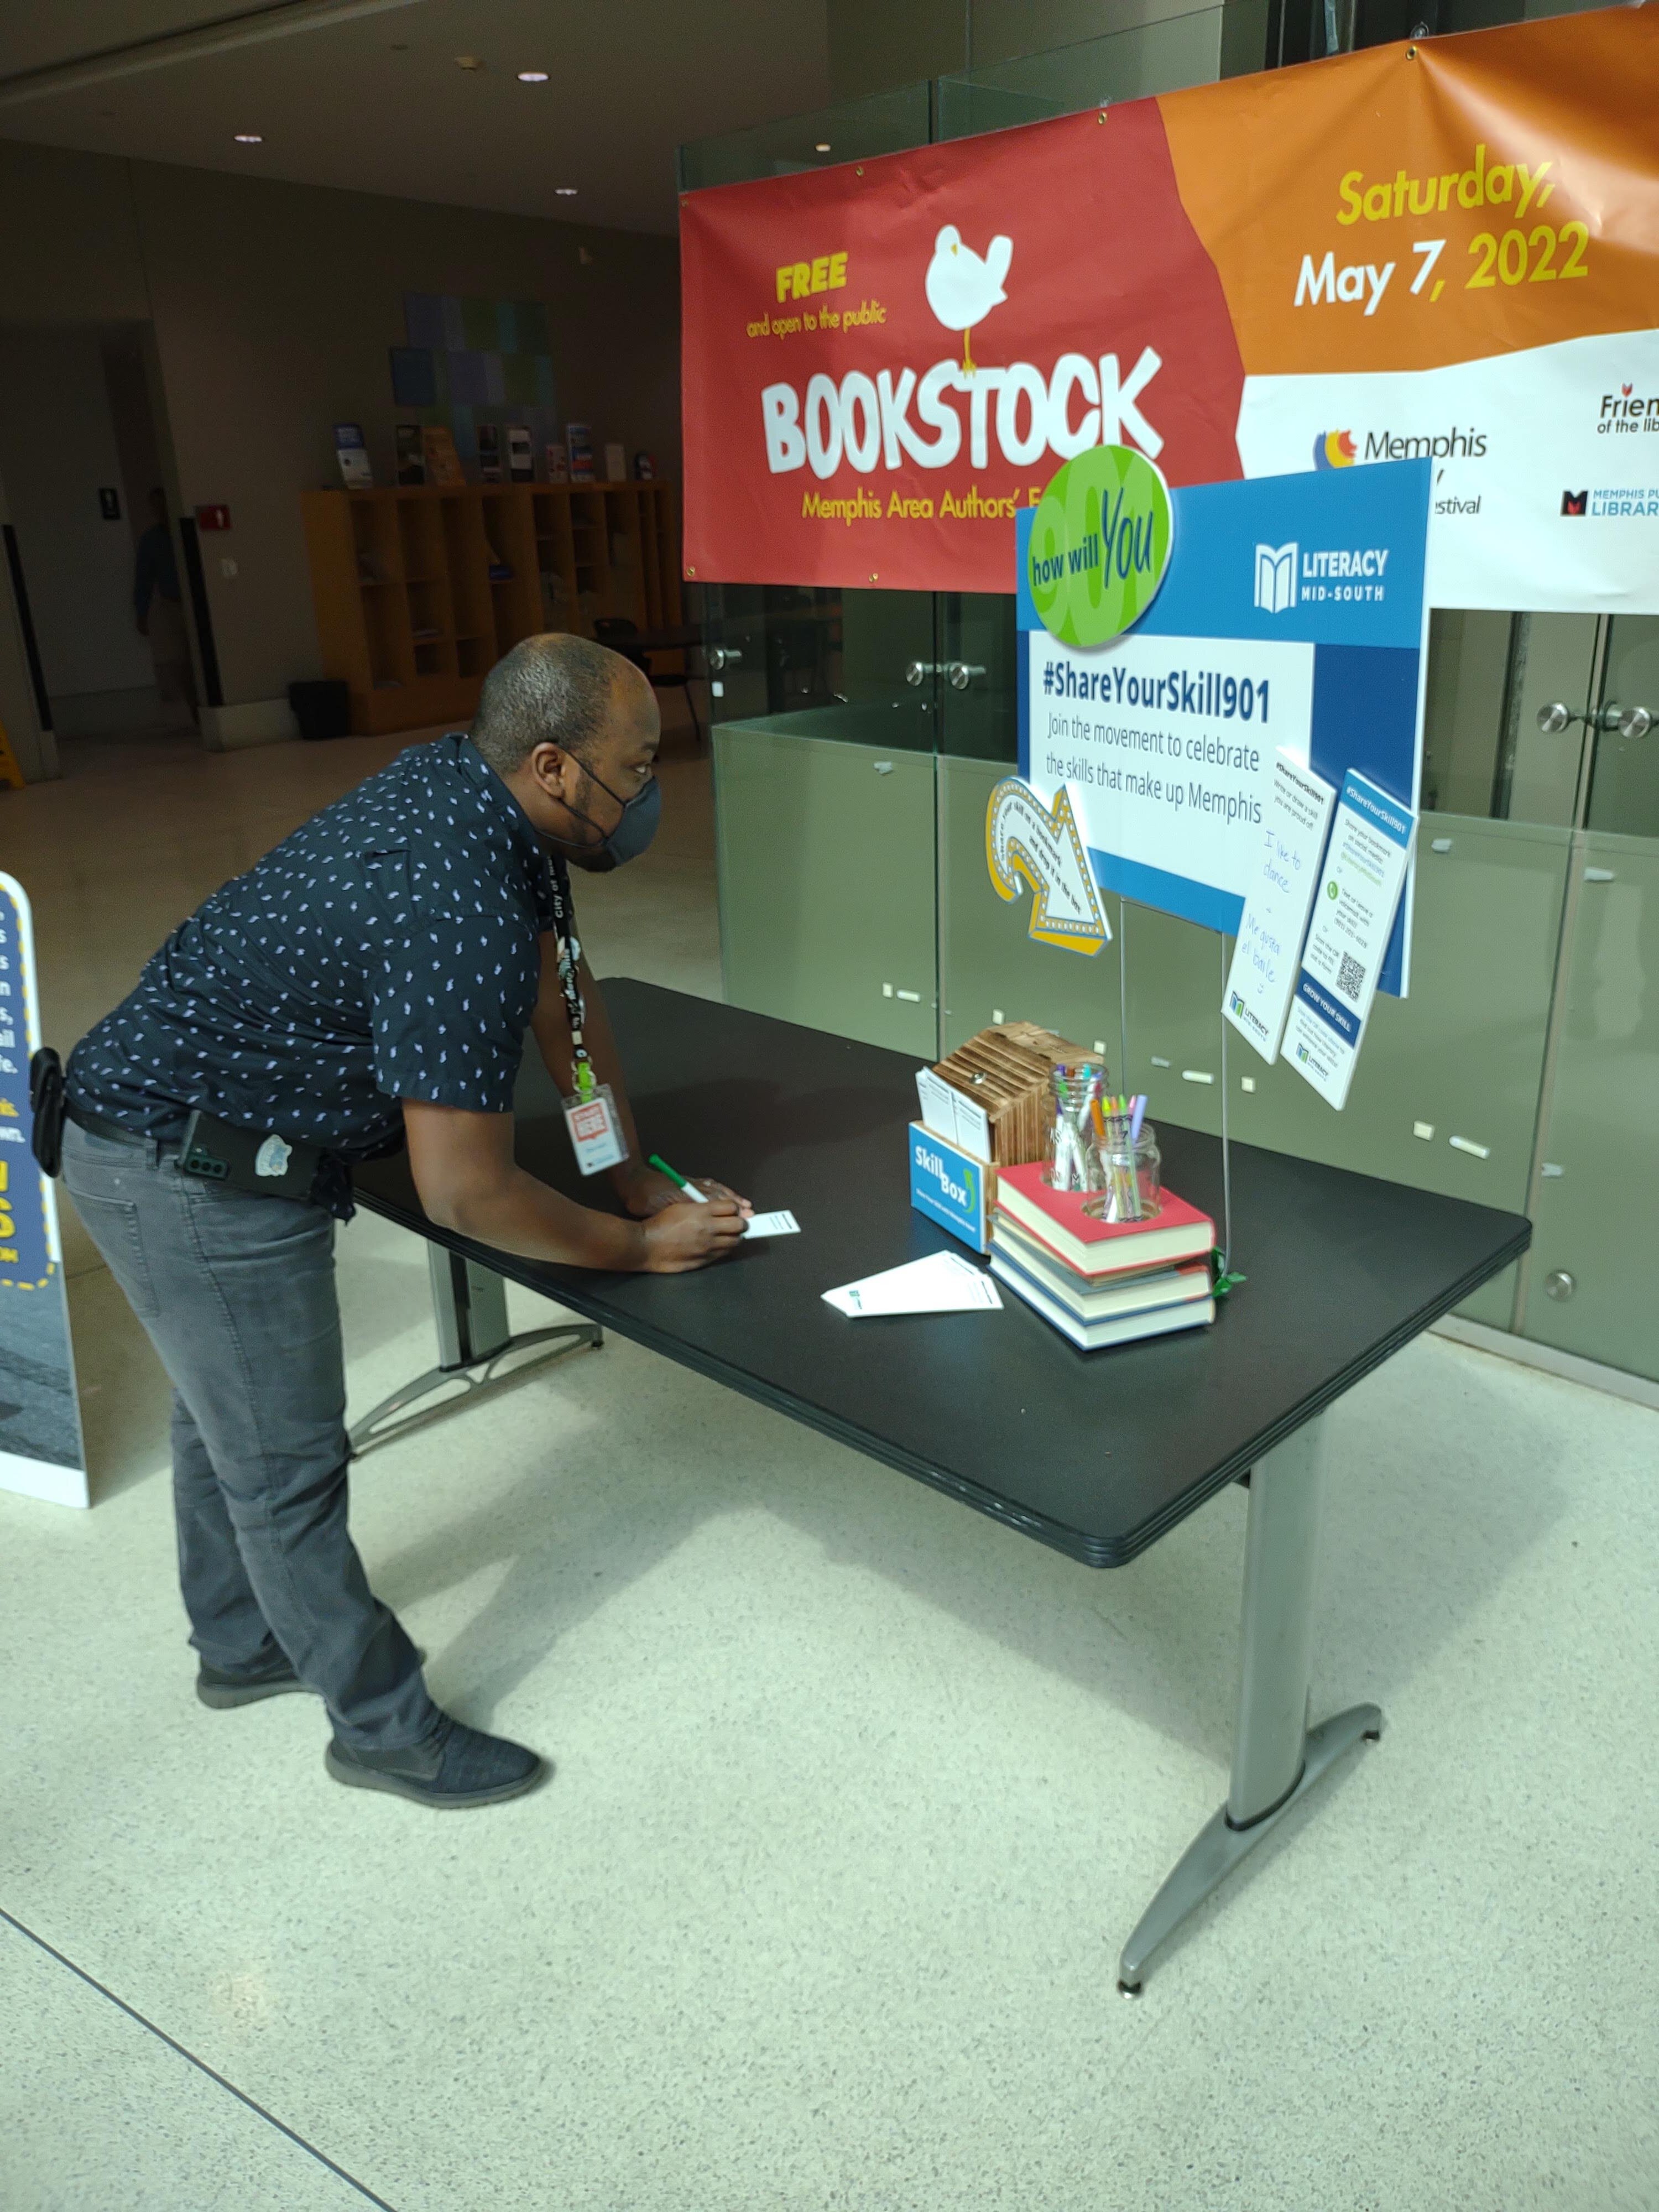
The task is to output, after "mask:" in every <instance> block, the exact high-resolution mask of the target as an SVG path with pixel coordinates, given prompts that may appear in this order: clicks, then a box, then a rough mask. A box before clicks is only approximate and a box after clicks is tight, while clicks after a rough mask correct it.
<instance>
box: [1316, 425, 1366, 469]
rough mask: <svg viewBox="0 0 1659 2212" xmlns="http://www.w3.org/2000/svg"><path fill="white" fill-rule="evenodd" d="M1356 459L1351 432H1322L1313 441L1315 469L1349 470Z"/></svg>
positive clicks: (1356, 454)
mask: <svg viewBox="0 0 1659 2212" xmlns="http://www.w3.org/2000/svg"><path fill="white" fill-rule="evenodd" d="M1357 459H1358V453H1357V452H1356V450H1355V447H1354V442H1353V432H1352V430H1322V431H1321V432H1320V433H1319V435H1318V436H1317V437H1316V439H1315V440H1314V442H1313V464H1314V466H1315V467H1316V469H1351V468H1352V466H1353V465H1354V463H1355V461H1356V460H1357Z"/></svg>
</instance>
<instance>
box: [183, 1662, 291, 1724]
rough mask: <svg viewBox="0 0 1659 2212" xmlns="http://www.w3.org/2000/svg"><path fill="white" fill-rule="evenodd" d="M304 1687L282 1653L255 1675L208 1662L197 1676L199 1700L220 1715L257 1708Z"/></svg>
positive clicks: (255, 1672)
mask: <svg viewBox="0 0 1659 2212" xmlns="http://www.w3.org/2000/svg"><path fill="white" fill-rule="evenodd" d="M304 1687H305V1684H304V1683H303V1682H302V1681H301V1680H300V1678H299V1676H298V1675H297V1674H295V1671H294V1669H293V1668H292V1667H290V1666H289V1662H288V1659H287V1657H286V1656H285V1655H284V1654H283V1652H281V1651H279V1652H278V1653H277V1654H276V1657H275V1658H274V1659H272V1660H271V1661H270V1663H269V1665H267V1666H264V1667H260V1668H256V1669H255V1671H254V1672H253V1673H252V1674H230V1673H228V1671H227V1670H226V1669H225V1668H222V1667H210V1666H208V1665H207V1664H206V1662H203V1664H202V1666H201V1667H200V1668H198V1669H197V1675H196V1694H197V1697H198V1698H199V1699H201V1700H202V1703H203V1704H204V1705H211V1706H212V1708H213V1710H214V1711H215V1712H216V1713H217V1712H224V1711H228V1709H229V1708H230V1707H231V1706H232V1705H258V1702H259V1700H260V1699H261V1698H280V1697H282V1696H283V1694H284V1693H285V1692H288V1691H289V1690H303V1689H304Z"/></svg>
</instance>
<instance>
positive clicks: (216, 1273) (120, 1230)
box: [64, 1122, 439, 1750]
mask: <svg viewBox="0 0 1659 2212" xmlns="http://www.w3.org/2000/svg"><path fill="white" fill-rule="evenodd" d="M64 1184H65V1187H66V1188H68V1190H69V1192H70V1196H71V1197H72V1198H73V1199H74V1200H75V1206H76V1212H78V1213H79V1215H80V1217H81V1218H82V1221H83V1222H84V1223H85V1225H86V1229H87V1233H88V1236H89V1237H91V1238H92V1241H93V1243H94V1244H95V1245H96V1246H97V1247H98V1249H99V1250H100V1252H101V1253H102V1254H103V1255H104V1258H105V1260H106V1261H107V1263H108V1266H109V1270H110V1273H112V1275H113V1276H114V1278H115V1279H116V1281H117V1282H118V1284H119V1285H121V1288H122V1290H123V1291H125V1293H126V1297H127V1300H128V1303H129V1304H131V1307H132V1310H133V1311H134V1312H135V1313H136V1314H137V1316H138V1318H139V1320H140V1321H141V1322H143V1325H144V1328H145V1329H146V1330H147V1331H148V1333H149V1340H150V1342H151V1343H152V1344H153V1345H154V1346H155V1349H156V1352H157V1353H158V1354H159V1355H160V1358H161V1364H162V1365H163V1367H165V1368H166V1370H167V1375H168V1377H169V1379H170V1380H171V1382H172V1383H173V1507H174V1511H175V1513H176V1515H177V1517H178V1523H179V1582H180V1584H181V1585H182V1588H183V1590H184V1598H185V1611H186V1612H187V1613H189V1615H190V1621H191V1639H190V1640H191V1643H192V1644H194V1645H195V1646H196V1649H197V1651H198V1652H200V1654H201V1656H202V1657H203V1658H204V1660H205V1661H206V1662H207V1663H208V1664H209V1665H210V1666H211V1667H220V1668H227V1669H228V1670H229V1671H231V1672H233V1673H238V1672H242V1671H245V1670H248V1669H252V1668H259V1667H261V1666H264V1665H266V1664H268V1663H269V1662H270V1661H271V1660H272V1659H273V1658H274V1657H275V1656H276V1651H277V1650H278V1649H280V1650H282V1651H283V1652H284V1653H286V1654H287V1656H288V1658H289V1662H291V1664H292V1666H293V1668H294V1671H295V1674H298V1676H299V1677H300V1680H301V1681H302V1682H304V1683H305V1684H306V1686H307V1688H309V1689H313V1690H315V1691H316V1692H318V1694H319V1696H320V1697H322V1698H323V1699H325V1702H326V1704H327V1706H328V1710H329V1713H330V1715H331V1718H332V1720H333V1723H334V1729H335V1733H336V1735H337V1736H339V1737H340V1739H341V1740H342V1741H343V1742H346V1743H349V1744H351V1745H354V1746H355V1747H357V1748H359V1749H362V1750H371V1749H372V1750H387V1749H391V1748H392V1747H398V1746H402V1745H406V1744H412V1743H417V1742H419V1741H420V1740H421V1739H422V1737H423V1736H425V1735H427V1734H428V1732H429V1731H430V1730H431V1729H433V1728H434V1727H435V1725H436V1723H437V1721H438V1718H439V1714H438V1709H437V1707H436V1706H435V1705H434V1704H433V1702H432V1700H431V1699H430V1698H429V1697H428V1695H427V1690H426V1685H425V1682H424V1681H423V1680H422V1676H421V1667H420V1661H419V1659H418V1658H417V1656H416V1651H415V1647H414V1645H413V1644H411V1643H410V1640H409V1638H408V1637H407V1636H406V1635H405V1634H404V1631H403V1629H402V1628H401V1627H400V1626H399V1625H398V1620H397V1618H396V1616H395V1615H394V1614H393V1613H390V1612H389V1611H388V1610H387V1608H386V1607H385V1606H383V1605H382V1604H381V1603H380V1600H379V1599H378V1598H377V1597H375V1595H374V1593H373V1591H372V1590H371V1589H369V1587H368V1580H367V1578H366V1577H365V1576H364V1573H363V1566H362V1560H361V1559H359V1558H358V1556H357V1552H356V1546H355V1545H354V1544H353V1543H352V1541H351V1538H350V1535H349V1534H348V1532H347V1528H346V1463H347V1461H348V1458H349V1445H348V1443H347V1442H346V1433H345V1367H344V1361H343V1355H342V1352H341V1346H340V1310H339V1306H338V1304H337V1301H336V1298H335V1295H334V1223H333V1221H332V1220H331V1218H330V1217H329V1216H328V1215H327V1214H325V1213H324V1212H320V1211H319V1208H317V1207H316V1206H300V1205H296V1204H295V1202H294V1201H293V1200H290V1199H283V1198H256V1197H254V1196H253V1195H252V1194H251V1193H249V1192H245V1191H236V1190H226V1189H223V1188H221V1187H220V1186H219V1185H217V1184H216V1183H210V1182H203V1181H201V1180H200V1178H199V1177H197V1176H185V1175H180V1174H179V1167H178V1152H177V1148H176V1147H173V1146H155V1145H153V1144H151V1145H146V1146H142V1147H141V1146H128V1145H118V1144H113V1143H110V1142H108V1141H106V1139H103V1138H100V1137H94V1136H89V1135H88V1133H86V1131H85V1130H83V1129H80V1128H77V1127H76V1126H75V1124H74V1123H73V1122H71V1123H70V1125H69V1127H67V1128H66V1129H65V1130H64Z"/></svg>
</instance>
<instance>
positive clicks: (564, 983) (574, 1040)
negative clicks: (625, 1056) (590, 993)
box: [547, 854, 595, 1098]
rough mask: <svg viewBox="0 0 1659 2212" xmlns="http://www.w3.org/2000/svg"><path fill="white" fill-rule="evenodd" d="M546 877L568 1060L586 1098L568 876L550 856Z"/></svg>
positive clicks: (589, 1067) (589, 1071)
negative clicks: (567, 1027)
mask: <svg viewBox="0 0 1659 2212" xmlns="http://www.w3.org/2000/svg"><path fill="white" fill-rule="evenodd" d="M547 867H548V873H549V875H550V877H551V878H552V882H553V928H554V933H555V934H556V937H557V939H558V945H559V950H558V966H559V987H560V989H561V990H562V992H563V994H564V1012H565V1018H566V1020H567V1021H568V1023H569V1024H570V1056H571V1059H572V1060H573V1061H574V1073H575V1078H576V1095H577V1097H579V1098H588V1097H592V1093H593V1090H594V1087H595V1085H594V1078H593V1062H592V1060H591V1059H590V1057H589V1056H588V1050H587V1047H586V1044H584V1043H583V1042H582V1023H583V1021H584V1020H585V1019H586V1012H585V1009H584V1007H583V1006H582V994H581V992H580V989H579V987H578V986H577V982H576V939H575V919H576V918H575V915H574V911H573V909H572V904H571V898H570V875H569V871H568V869H567V868H566V866H565V864H564V861H563V860H562V857H561V856H560V855H558V854H549V855H548V861H547Z"/></svg>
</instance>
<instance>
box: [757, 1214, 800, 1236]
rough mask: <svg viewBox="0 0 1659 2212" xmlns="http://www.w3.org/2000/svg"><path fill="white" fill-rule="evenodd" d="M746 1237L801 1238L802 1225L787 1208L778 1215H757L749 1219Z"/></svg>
mask: <svg viewBox="0 0 1659 2212" xmlns="http://www.w3.org/2000/svg"><path fill="white" fill-rule="evenodd" d="M743 1233H744V1236H745V1237H799V1235H800V1224H799V1221H797V1220H796V1218H795V1217H794V1215H793V1213H791V1212H789V1211H788V1210H787V1208H785V1209H784V1210H783V1211H782V1212H778V1213H755V1214H751V1215H750V1218H749V1226H748V1227H747V1228H746V1229H745V1230H744V1232H743Z"/></svg>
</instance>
